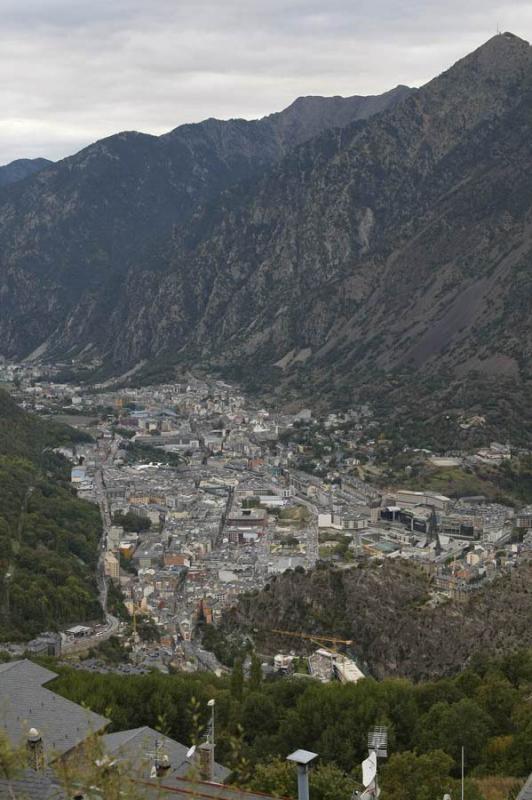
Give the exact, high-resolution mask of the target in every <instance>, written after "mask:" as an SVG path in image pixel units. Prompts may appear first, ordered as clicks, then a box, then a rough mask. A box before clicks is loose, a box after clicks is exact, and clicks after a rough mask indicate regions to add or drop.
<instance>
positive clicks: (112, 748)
mask: <svg viewBox="0 0 532 800" xmlns="http://www.w3.org/2000/svg"><path fill="white" fill-rule="evenodd" d="M157 742H159V747H160V753H161V755H162V754H163V753H165V754H166V755H167V756H168V759H169V761H170V765H171V766H170V769H169V770H168V774H167V775H165V778H164V783H165V784H169V785H171V784H172V781H173V779H174V778H183V777H184V776H185V775H186V774H187V773H188V772H190V766H191V765H190V761H188V760H187V750H188V748H187V747H185V745H183V744H180V743H179V742H176V741H175V740H174V739H170V738H169V737H168V736H163V734H162V733H159V732H158V731H155V730H153V728H148V727H147V726H143V727H142V728H132V729H131V730H129V731H119V732H118V733H108V734H107V735H106V736H104V737H103V746H104V749H105V750H106V752H107V753H109V755H113V756H114V757H119V758H121V759H124V760H125V761H128V762H129V763H130V764H131V765H132V768H133V770H134V772H135V777H137V776H138V777H139V778H140V777H143V778H146V779H148V778H149V777H150V772H151V769H152V766H153V755H149V754H154V753H155V750H156V746H157ZM228 775H229V770H228V769H226V768H225V767H223V766H222V765H221V764H217V763H215V766H214V779H215V780H216V781H219V782H220V783H221V782H223V781H224V780H225V779H226V778H227V777H228Z"/></svg>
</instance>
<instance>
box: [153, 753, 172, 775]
mask: <svg viewBox="0 0 532 800" xmlns="http://www.w3.org/2000/svg"><path fill="white" fill-rule="evenodd" d="M169 769H170V759H169V758H168V756H167V755H166V753H164V755H162V756H161V758H160V760H158V761H157V764H156V771H157V777H158V778H164V776H165V775H167V774H168V770H169Z"/></svg>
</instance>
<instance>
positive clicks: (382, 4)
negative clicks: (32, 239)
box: [0, 0, 532, 163]
mask: <svg viewBox="0 0 532 800" xmlns="http://www.w3.org/2000/svg"><path fill="white" fill-rule="evenodd" d="M0 9H1V11H2V25H1V27H0V70H1V74H2V76H3V80H2V83H1V85H0V107H1V108H2V115H1V116H0V163H5V162H7V161H9V160H11V159H13V158H16V157H21V156H36V155H43V156H48V157H50V158H59V157H62V156H64V155H67V154H68V153H71V152H74V151H75V150H77V149H79V148H80V147H82V146H84V145H86V144H88V143H90V142H91V141H94V140H95V139H97V138H101V137H103V136H106V135H109V134H111V133H114V132H116V131H119V130H130V129H137V130H143V131H146V132H152V133H160V132H163V131H165V130H169V129H171V128H173V127H175V126H176V125H178V124H181V123H183V122H189V121H195V120H199V119H203V118H205V117H207V116H218V117H222V118H227V117H232V116H241V117H247V118H251V117H255V116H261V115H263V114H267V113H270V112H271V111H276V110H279V109H280V108H282V107H284V106H286V105H287V104H288V103H290V102H291V101H292V100H293V99H294V98H295V97H297V96H298V95H302V94H343V95H347V94H369V93H376V92H381V91H385V90H386V89H388V88H391V87H392V86H394V85H396V84H397V83H407V84H410V85H420V84H422V83H424V82H425V81H427V80H429V79H430V78H431V77H433V75H435V74H438V73H439V72H441V71H442V70H443V69H445V68H446V67H448V66H449V65H450V64H452V63H453V62H454V61H455V60H456V59H457V58H460V57H461V56H463V55H464V54H465V53H467V52H468V51H470V50H472V49H474V48H475V47H477V46H478V45H480V44H481V43H482V42H483V41H485V40H486V39H487V38H489V37H490V36H491V35H493V34H494V33H495V30H496V25H497V23H499V24H500V25H501V27H502V28H503V29H505V30H507V29H508V30H513V32H514V33H516V34H518V35H520V36H523V37H524V38H529V36H530V34H531V33H532V6H531V4H530V3H529V0H513V2H501V1H500V0H471V2H469V3H468V4H467V8H465V4H463V3H459V2H458V0H451V2H447V3H441V2H436V0H424V1H423V2H422V1H421V0H408V1H407V0H360V1H359V2H356V3H355V2H354V1H353V0H328V2H325V1H324V0H321V1H320V2H318V1H317V0H269V2H268V3H265V2H264V0H260V2H259V0H194V1H193V0H151V1H150V2H146V0H91V2H90V3H88V2H84V1H83V0H18V2H15V0H2V2H1V3H0Z"/></svg>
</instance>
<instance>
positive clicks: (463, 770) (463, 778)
mask: <svg viewBox="0 0 532 800" xmlns="http://www.w3.org/2000/svg"><path fill="white" fill-rule="evenodd" d="M462 800H464V746H463V745H462Z"/></svg>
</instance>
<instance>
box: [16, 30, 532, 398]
mask: <svg viewBox="0 0 532 800" xmlns="http://www.w3.org/2000/svg"><path fill="white" fill-rule="evenodd" d="M531 52H532V51H531V48H530V46H529V44H528V43H527V42H525V41H524V40H522V39H519V38H518V37H515V36H513V35H512V34H501V35H498V36H496V37H493V38H492V39H491V40H489V41H488V42H487V43H485V44H484V45H482V46H481V47H480V48H478V49H477V50H475V51H474V52H473V53H470V54H469V55H468V56H466V57H465V58H463V59H461V60H460V61H458V62H457V63H456V64H455V65H454V66H452V67H451V68H450V69H448V70H446V71H445V72H443V73H442V74H441V75H439V76H437V77H436V78H434V79H433V80H432V81H430V82H429V83H427V84H426V85H425V86H423V87H421V88H420V89H418V90H416V91H413V92H407V93H406V94H404V93H403V95H404V96H402V97H401V98H400V99H399V101H398V102H395V103H393V104H392V105H391V106H389V107H388V108H385V109H384V110H382V111H380V112H379V113H376V114H374V115H372V116H370V117H369V118H368V119H353V120H352V121H351V122H349V123H348V124H347V125H344V126H343V127H335V126H334V125H333V126H332V127H325V128H324V129H323V130H322V131H321V132H320V133H319V134H318V135H314V136H312V137H311V138H310V139H309V140H308V141H304V142H299V143H296V144H295V145H294V146H293V147H291V148H289V149H288V151H287V152H285V153H283V145H282V135H280V139H279V137H277V136H276V135H273V136H272V132H271V128H269V127H268V126H269V124H270V123H269V122H268V126H266V127H264V126H263V127H262V128H260V127H259V136H258V137H255V135H253V137H252V138H249V137H248V138H246V136H247V135H248V132H250V131H255V129H256V127H257V126H256V124H254V123H247V122H245V121H232V122H230V123H228V124H225V123H224V124H223V125H222V123H217V121H215V120H207V121H206V122H205V123H203V124H202V126H200V128H199V129H198V128H192V130H193V131H196V132H197V133H198V135H197V137H196V138H194V142H193V145H194V147H193V155H194V157H193V158H192V159H190V158H188V155H187V158H188V160H186V164H187V165H188V167H187V169H188V172H187V173H186V175H185V177H184V178H183V174H182V173H179V175H180V181H181V183H179V185H178V187H177V190H176V186H174V185H173V183H172V179H171V180H169V181H168V180H166V178H165V183H164V185H163V184H161V185H159V184H158V183H157V181H153V174H154V171H153V168H152V167H153V164H152V162H151V161H150V160H149V159H148V161H147V162H146V164H147V165H148V166H146V165H145V166H146V169H145V171H144V172H143V171H142V168H141V167H139V162H140V163H141V166H142V163H143V162H142V158H143V148H148V149H149V148H150V147H151V144H150V142H151V139H146V138H143V137H142V135H140V134H134V135H133V134H132V135H131V136H133V140H134V142H135V143H136V146H137V148H138V152H136V153H135V157H134V158H133V157H131V154H130V153H129V151H128V154H127V155H126V156H124V155H123V154H122V153H121V152H120V148H123V147H125V144H124V142H129V137H128V136H127V135H125V134H124V135H121V136H118V137H113V138H112V140H105V141H104V142H103V143H97V145H95V146H93V147H92V148H89V149H88V150H87V151H82V154H81V155H78V157H77V161H76V162H69V163H72V164H74V167H73V169H74V168H75V169H77V170H78V171H79V170H80V169H81V171H83V170H84V169H85V170H86V169H87V168H88V166H89V165H90V159H95V158H96V167H98V169H99V172H98V169H96V168H95V167H91V172H90V176H89V177H90V180H92V181H93V183H94V184H95V187H99V186H100V184H99V183H98V181H100V182H101V181H108V180H109V179H110V178H111V179H112V187H114V188H112V189H110V190H109V191H110V195H105V197H104V199H103V201H102V203H103V205H102V203H100V200H98V201H97V202H96V201H95V200H92V204H89V206H88V207H87V208H86V207H84V212H85V215H84V223H83V224H84V226H85V229H84V235H85V239H86V240H87V241H91V231H92V230H93V229H96V228H98V226H101V228H102V230H101V231H100V232H99V237H98V240H97V246H98V248H99V251H101V252H102V253H103V255H101V254H99V257H100V259H101V264H100V263H99V262H98V259H97V258H96V256H95V255H94V257H93V254H92V252H91V251H90V250H87V249H85V250H83V253H84V254H85V255H84V258H86V257H87V255H86V254H87V252H88V253H89V255H90V256H91V258H90V259H89V262H88V263H89V264H90V274H87V270H88V265H87V262H86V261H85V262H83V261H82V260H80V259H79V247H80V235H79V234H80V231H79V229H76V237H75V238H74V239H73V242H74V244H75V247H76V251H75V253H76V254H78V255H76V257H75V258H74V253H69V254H68V257H65V255H64V253H62V254H61V256H60V258H62V259H63V266H62V267H61V266H60V264H59V263H58V260H57V259H54V258H52V257H50V253H49V251H48V250H46V248H44V249H43V248H42V242H37V243H36V242H35V235H34V227H33V228H31V235H30V240H29V245H30V253H29V254H27V258H26V259H23V260H22V263H23V264H24V267H25V269H24V270H20V269H19V268H18V266H19V265H20V263H21V259H20V249H21V247H20V245H21V237H20V236H17V237H16V238H15V239H14V241H15V242H16V246H17V253H15V254H14V256H15V257H14V267H15V268H14V269H11V266H12V265H11V264H10V265H9V271H11V280H10V282H9V283H8V289H7V291H6V292H4V300H3V302H4V304H5V306H6V307H7V308H8V313H7V315H5V318H6V320H7V322H6V323H5V324H4V325H3V331H2V330H1V329H0V332H3V333H4V341H6V342H7V343H8V345H7V347H8V349H9V350H10V351H11V352H12V353H13V352H18V353H20V352H21V347H22V343H21V338H20V334H19V331H20V327H21V325H20V322H21V318H20V317H19V318H18V319H17V320H16V322H15V323H14V322H13V311H15V312H18V311H19V306H17V301H16V298H14V300H15V301H14V302H13V300H12V298H13V292H12V288H11V287H12V286H13V285H14V284H16V283H17V281H18V282H19V287H18V290H17V288H16V289H15V292H14V294H15V295H17V294H18V295H20V294H21V290H22V288H24V289H26V288H27V286H28V285H29V286H30V291H28V292H26V295H25V296H27V297H30V298H31V297H34V298H36V299H35V302H36V303H38V304H39V306H40V305H41V304H42V302H43V297H44V300H45V301H46V302H48V304H49V306H48V314H47V318H46V325H44V324H43V314H42V312H40V311H38V308H37V307H35V306H33V307H32V306H31V305H29V307H28V309H27V310H26V312H25V313H24V314H23V316H22V319H24V320H28V324H27V328H26V330H25V333H26V336H25V339H24V342H25V344H26V351H25V354H26V355H27V353H28V350H29V349H30V347H29V344H28V343H29V342H30V341H31V344H32V348H33V346H39V345H41V346H42V344H43V342H45V343H46V347H47V350H46V353H47V354H48V356H49V357H53V356H54V355H55V354H60V355H61V356H62V357H64V356H70V357H79V356H80V354H82V356H83V357H84V358H87V357H91V356H94V357H96V358H101V359H103V360H104V363H105V364H107V368H108V369H109V370H114V371H115V372H116V371H117V370H122V369H123V368H124V367H126V368H129V367H131V366H133V365H136V364H138V363H139V362H141V361H143V360H148V361H150V362H152V361H153V360H155V361H157V360H158V361H159V362H160V363H161V364H163V365H164V364H166V365H172V364H178V363H183V364H186V365H187V366H191V365H194V366H201V367H204V368H206V369H210V370H218V371H221V372H222V373H224V374H226V375H227V376H229V377H233V378H236V379H238V380H242V379H243V380H247V379H248V378H249V377H251V378H252V379H253V381H254V384H255V386H257V387H263V386H265V385H268V386H269V387H275V386H278V385H280V386H281V387H285V388H287V389H288V391H290V390H291V387H292V388H293V390H294V391H296V392H297V393H298V394H299V396H305V397H306V396H308V395H316V393H318V394H319V396H320V397H321V398H323V399H325V398H327V397H329V399H330V401H331V402H336V401H337V400H338V399H339V398H341V399H343V398H344V397H346V396H349V395H350V394H352V392H353V391H354V388H355V387H356V385H357V384H359V385H364V386H365V385H373V386H376V385H383V376H384V381H385V382H386V381H388V380H389V379H390V380H395V379H396V378H395V377H394V376H399V379H400V380H403V381H404V380H406V381H408V380H409V378H410V376H412V375H416V379H418V380H421V379H425V378H426V379H427V382H428V383H427V385H428V384H429V383H430V380H431V379H432V378H435V377H438V378H442V376H443V377H445V379H446V380H448V382H449V383H452V382H453V381H460V380H467V379H468V376H471V375H476V374H477V373H481V374H483V375H486V376H488V377H494V378H497V377H499V376H501V375H502V376H504V377H505V378H508V379H511V380H512V381H515V382H517V383H519V384H521V385H522V386H524V387H526V385H528V384H529V382H530V381H531V380H532V375H531V373H530V355H531V353H532V337H531V331H530V325H529V315H528V312H527V307H528V305H527V304H528V302H529V298H530V297H531V296H532V276H531V272H530V268H529V262H530V257H532V195H531V190H530V188H529V187H530V186H531V185H532V181H530V180H529V178H530V176H531V175H532V146H531V144H530V143H531V141H532V137H530V129H531V127H532V118H531V113H530V105H531V104H530V97H531V92H532V57H531ZM399 88H400V87H399ZM395 91H396V94H397V90H395ZM300 102H303V105H305V102H304V101H300ZM312 102H313V101H311V102H310V105H312ZM333 102H334V99H333ZM296 105H297V101H296ZM307 107H308V103H307ZM342 113H343V112H342ZM351 113H352V112H351ZM266 119H268V120H269V119H270V118H266ZM287 119H288V122H287V125H288V128H289V129H290V130H292V133H291V134H290V135H291V136H292V137H295V138H296V139H297V135H298V134H297V130H296V131H295V132H294V130H293V129H291V128H290V124H289V118H287V117H285V118H284V120H285V121H286V120H287ZM317 124H318V125H322V127H323V124H324V123H323V121H320V119H318V120H317ZM250 125H251V128H250ZM177 131H178V133H176V131H173V132H170V134H167V135H166V138H163V147H176V148H177V150H176V152H178V153H179V154H182V153H183V154H185V153H188V154H190V152H191V151H190V147H189V144H190V142H189V140H188V139H187V137H188V136H190V135H191V128H190V126H184V128H179V129H177ZM266 145H267V146H266ZM187 148H188V149H187ZM268 148H269V149H268ZM99 150H101V151H102V152H101V153H100V152H99ZM83 153H84V155H83ZM220 154H223V158H221V157H220ZM272 154H273V155H272ZM100 155H102V158H103V161H102V162H101V163H100V162H99V161H98V158H99V156H100ZM80 158H81V159H82V162H83V159H84V158H85V159H89V164H87V163H82V164H81V165H80V163H79V160H80ZM128 158H129V159H130V161H131V165H130V161H128ZM177 160H179V159H177ZM76 164H77V166H76ZM127 167H130V171H129V172H128V169H127ZM148 167H149V168H148ZM59 169H60V170H61V169H62V170H64V169H65V165H62V166H60V167H59ZM157 169H159V170H162V171H165V172H168V164H167V163H166V162H165V161H164V159H161V161H160V162H157ZM113 170H115V172H116V175H115V172H113ZM120 170H121V171H120ZM135 170H136V172H135ZM131 171H133V175H134V179H133V178H132V177H131ZM206 176H207V177H206ZM171 178H172V176H171ZM40 180H42V178H41V177H40V176H37V177H36V178H35V179H34V180H33V181H32V182H31V187H32V189H33V187H35V185H37V184H38V183H39V181H40ZM150 181H153V182H152V183H150ZM119 184H121V185H119ZM73 185H74V190H75V188H76V186H77V184H76V183H75V182H74V184H73ZM105 185H107V184H105ZM161 186H164V192H167V194H166V195H164V198H163V199H164V202H162V201H161V197H162V194H164V192H162V190H161ZM27 187H28V184H27V183H26V184H25V186H24V187H19V188H18V190H17V187H13V188H12V189H11V191H10V193H9V197H10V198H13V197H14V196H15V194H16V192H17V191H22V189H23V190H24V191H28V188H27ZM117 187H118V188H117ZM130 187H131V190H130ZM100 188H101V187H100ZM74 190H73V191H74ZM183 190H184V191H183ZM175 191H178V194H175ZM100 194H101V192H100ZM178 196H179V198H180V201H179V202H180V203H181V206H179V209H178V205H179V204H178V203H177V201H176V197H178ZM4 197H5V195H4ZM191 197H192V202H190V198H191ZM146 198H151V199H152V202H151V204H149V203H148V204H147V203H146ZM167 201H168V202H167ZM98 203H100V205H98ZM105 203H107V205H108V208H112V210H113V213H114V214H115V215H116V221H114V222H113V225H112V226H109V222H108V220H107V218H108V217H109V211H108V208H107V209H106V207H105ZM48 204H49V201H48ZM169 207H171V208H170V211H169V210H168V208H169ZM67 208H68V203H67ZM176 211H179V214H181V216H180V218H179V220H178V222H176V216H175V215H176ZM11 212H12V209H11ZM9 213H10V209H9V203H8V205H7V217H8V218H9ZM91 214H94V218H93V219H91V220H90V223H91V226H92V227H90V226H87V225H86V220H87V218H89V217H90V215H91ZM172 214H174V217H173V218H172ZM5 218H6V205H5V204H4V205H1V204H0V221H2V219H5ZM77 219H78V218H77V217H74V220H75V222H76V224H78V221H77ZM104 223H105V224H104ZM106 225H107V226H108V229H107V228H106ZM17 226H18V222H17V224H16V225H15V227H14V229H13V230H18V227H17ZM170 229H171V231H170ZM56 231H57V229H55V230H54V236H55V235H56ZM106 234H107V238H106ZM50 235H51V234H50ZM22 238H23V237H22ZM1 239H2V236H1V235H0V240H1ZM52 239H53V237H52ZM66 241H67V243H68V239H66ZM53 243H54V241H53V240H52V244H53ZM0 244H2V242H1V241H0ZM9 245H10V241H9V236H8V241H7V248H6V247H4V254H6V253H7V256H8V258H7V261H8V262H9V261H10V256H11V253H10V251H9ZM32 248H33V253H32V252H31V250H32ZM52 249H53V248H52ZM36 251H37V252H38V259H37V258H36V256H35V252H36ZM47 254H48V257H49V261H50V265H49V268H48V273H47V274H46V270H47V266H46V263H45V258H46V257H47ZM76 259H77V260H76ZM28 262H29V267H30V268H26V263H28ZM73 264H74V265H76V266H75V267H73ZM43 276H45V277H47V278H49V279H50V285H49V286H47V287H46V291H45V292H44V294H43V292H42V277H43ZM54 282H55V283H54ZM37 288H38V289H39V291H37ZM10 300H11V306H10V307H9V303H10ZM10 315H11V316H10ZM32 325H36V326H38V329H36V330H32ZM30 331H31V334H32V335H31V337H30V336H29V332H30ZM42 351H43V349H42V347H41V351H40V352H41V353H42ZM401 376H402V377H401ZM525 394H526V392H525ZM488 403H489V399H488Z"/></svg>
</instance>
